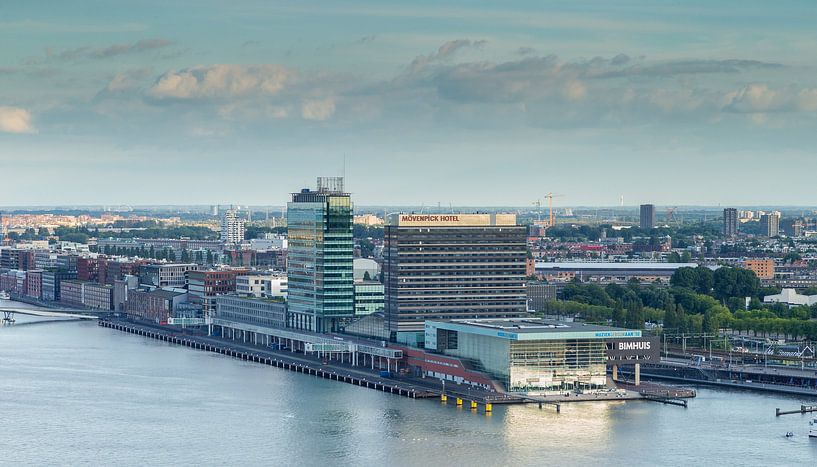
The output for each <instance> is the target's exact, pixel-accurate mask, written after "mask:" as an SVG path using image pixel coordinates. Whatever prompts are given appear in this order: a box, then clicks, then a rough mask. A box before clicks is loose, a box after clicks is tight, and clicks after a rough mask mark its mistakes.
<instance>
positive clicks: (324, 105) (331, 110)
mask: <svg viewBox="0 0 817 467" xmlns="http://www.w3.org/2000/svg"><path fill="white" fill-rule="evenodd" d="M334 114H335V99H334V98H332V97H327V98H326V99H308V100H305V101H304V102H303V104H302V105H301V116H302V117H303V118H304V119H306V120H318V121H323V120H327V119H329V118H330V117H332V115H334Z"/></svg>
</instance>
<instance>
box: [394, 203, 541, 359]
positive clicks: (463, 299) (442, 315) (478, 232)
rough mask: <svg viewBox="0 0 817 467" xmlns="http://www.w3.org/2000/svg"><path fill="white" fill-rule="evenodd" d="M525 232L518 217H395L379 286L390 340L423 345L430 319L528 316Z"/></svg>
mask: <svg viewBox="0 0 817 467" xmlns="http://www.w3.org/2000/svg"><path fill="white" fill-rule="evenodd" d="M526 239H527V228H526V227H525V226H521V225H517V223H516V215H515V214H419V215H418V214H394V215H391V216H389V218H388V222H387V225H386V231H385V248H384V253H383V256H384V263H383V273H382V274H383V283H384V285H385V315H386V324H387V326H388V329H389V332H390V334H391V339H392V340H396V341H397V342H402V343H406V344H409V345H420V346H421V345H422V344H423V330H424V322H425V320H427V319H437V320H439V319H454V318H511V317H521V316H525V315H526V314H527V312H526V310H527V305H526V302H527V298H526V293H525V260H526V255H527V243H526Z"/></svg>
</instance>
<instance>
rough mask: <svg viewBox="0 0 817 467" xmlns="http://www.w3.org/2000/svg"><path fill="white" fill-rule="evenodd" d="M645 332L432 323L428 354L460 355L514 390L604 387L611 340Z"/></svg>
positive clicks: (547, 324) (555, 324) (509, 322)
mask: <svg viewBox="0 0 817 467" xmlns="http://www.w3.org/2000/svg"><path fill="white" fill-rule="evenodd" d="M640 337H641V331H638V330H628V329H620V328H612V327H608V326H593V325H586V324H583V323H568V322H561V321H547V320H542V319H534V318H527V319H504V320H503V319H474V320H449V321H426V323H425V347H426V350H431V351H437V352H440V353H442V354H445V355H451V356H455V357H459V358H461V359H463V360H466V361H468V362H470V363H471V365H472V366H473V367H474V369H476V370H479V371H482V372H484V373H486V374H488V375H489V376H491V377H492V378H494V379H495V380H496V381H498V382H499V383H501V384H502V385H503V386H504V387H505V388H506V389H507V390H508V391H511V392H525V393H530V394H543V393H547V392H549V391H562V390H565V389H596V388H603V387H605V386H606V382H607V368H606V365H607V361H608V357H607V348H608V347H607V342H608V341H609V340H611V339H617V338H619V339H620V338H640Z"/></svg>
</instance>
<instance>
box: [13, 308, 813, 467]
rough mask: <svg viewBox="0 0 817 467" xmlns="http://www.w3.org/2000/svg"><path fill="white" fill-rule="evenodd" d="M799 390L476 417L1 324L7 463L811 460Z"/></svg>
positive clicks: (93, 330)
mask: <svg viewBox="0 0 817 467" xmlns="http://www.w3.org/2000/svg"><path fill="white" fill-rule="evenodd" d="M801 402H803V401H802V400H801V399H798V398H791V397H785V396H777V395H764V394H758V393H748V392H737V391H726V390H714V389H706V388H701V389H700V391H699V396H698V397H697V398H696V399H694V400H692V401H691V403H690V407H689V408H688V409H686V410H685V409H683V408H681V407H675V406H664V405H661V404H656V403H648V402H629V403H625V402H611V403H607V402H598V403H586V404H577V405H570V404H565V405H563V406H562V413H561V414H556V413H555V412H554V411H553V410H552V409H543V410H539V409H538V408H537V407H535V406H511V407H496V406H495V408H494V413H493V414H492V415H489V416H486V415H484V414H482V413H473V412H471V411H470V410H469V409H457V408H455V407H453V404H449V405H448V406H443V405H441V404H440V403H439V402H438V401H423V400H411V399H405V398H402V397H397V396H392V395H389V394H385V393H381V392H378V391H373V390H368V389H364V388H359V387H356V386H351V385H348V384H343V383H337V382H331V381H326V380H323V379H318V378H316V377H310V376H306V375H301V374H296V373H291V372H288V371H283V370H279V369H275V368H270V367H266V366H261V365H257V364H251V363H246V362H240V361H238V360H234V359H230V358H228V357H224V356H221V355H216V354H212V353H206V352H201V351H195V350H191V349H188V348H182V347H176V346H172V345H169V344H165V343H161V342H158V341H154V340H149V339H145V338H141V337H138V336H133V335H130V334H125V333H121V332H117V331H113V330H109V329H104V328H100V327H98V326H97V325H96V323H95V322H79V321H70V322H65V321H63V322H59V321H42V320H39V319H36V318H26V317H21V316H20V315H18V321H17V324H16V325H15V326H11V327H9V326H5V327H0V436H2V438H0V439H2V441H0V464H3V465H48V464H51V465H54V464H59V465H83V464H85V465H113V464H118V465H146V464H160V465H167V464H173V465H180V464H181V465H238V464H242V465H259V464H267V465H269V464H275V465H282V464H292V465H326V464H333V465H398V466H399V465H423V466H432V465H589V464H595V465H698V464H702V463H703V462H705V463H706V464H708V465H716V464H723V465H764V466H769V465H814V464H815V463H817V440H809V438H808V429H809V426H808V416H801V415H788V416H783V417H779V418H778V417H775V416H774V409H775V407H783V408H795V407H797V406H799V404H800V403H801ZM808 402H817V401H808ZM787 431H793V432H794V433H795V436H794V438H790V439H787V438H785V436H784V434H785V433H786V432H787Z"/></svg>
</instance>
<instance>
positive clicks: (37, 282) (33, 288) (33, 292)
mask: <svg viewBox="0 0 817 467" xmlns="http://www.w3.org/2000/svg"><path fill="white" fill-rule="evenodd" d="M26 295H27V296H28V297H31V298H34V299H37V300H40V299H41V298H43V271H40V270H35V269H32V270H30V271H26Z"/></svg>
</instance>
